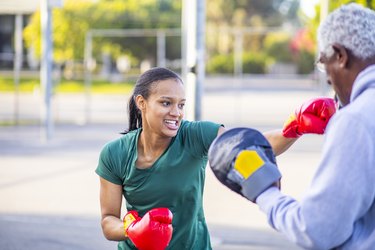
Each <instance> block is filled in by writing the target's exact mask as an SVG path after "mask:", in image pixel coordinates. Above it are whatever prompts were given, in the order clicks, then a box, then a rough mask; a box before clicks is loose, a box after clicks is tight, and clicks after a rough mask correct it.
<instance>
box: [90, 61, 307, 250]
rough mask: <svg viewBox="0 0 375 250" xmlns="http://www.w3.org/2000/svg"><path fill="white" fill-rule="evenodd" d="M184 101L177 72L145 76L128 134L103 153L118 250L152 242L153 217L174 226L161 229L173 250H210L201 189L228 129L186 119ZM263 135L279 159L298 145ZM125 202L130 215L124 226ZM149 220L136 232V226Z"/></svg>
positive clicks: (103, 193) (104, 209)
mask: <svg viewBox="0 0 375 250" xmlns="http://www.w3.org/2000/svg"><path fill="white" fill-rule="evenodd" d="M185 102H186V97H185V91H184V86H183V82H182V80H181V79H180V77H179V76H178V75H177V74H176V73H174V72H172V71H170V70H168V69H165V68H152V69H150V70H148V71H147V72H145V73H144V74H142V75H141V76H140V77H139V79H138V81H137V83H136V85H135V88H134V93H133V95H132V96H131V98H130V101H129V129H128V130H127V131H126V132H125V133H124V134H125V135H123V136H122V137H121V138H119V139H116V140H114V141H111V142H109V143H107V144H106V145H105V146H104V148H103V150H102V152H101V154H100V159H99V164H98V167H97V169H96V173H97V174H98V175H99V176H100V204H101V213H102V223H101V224H102V229H103V233H104V235H105V237H106V238H107V239H108V240H115V241H119V244H118V249H137V248H136V246H137V247H139V248H141V247H140V246H139V245H137V244H140V243H139V242H141V243H142V242H143V243H145V242H146V243H147V242H149V241H153V240H154V239H153V238H152V237H149V234H150V232H153V231H152V230H154V227H153V226H154V224H153V223H154V222H155V221H157V219H155V218H156V217H158V216H155V214H158V215H159V218H160V217H165V218H167V220H169V223H170V220H171V221H172V226H171V227H168V226H167V227H163V226H161V228H159V229H160V230H159V229H157V230H159V236H160V237H161V238H163V237H165V238H166V239H165V242H167V243H166V245H168V243H169V245H168V249H194V250H196V249H203V250H204V249H211V244H210V236H209V233H208V229H207V225H206V221H205V217H204V212H203V206H202V199H203V186H204V181H205V169H206V164H207V153H208V149H209V147H210V145H211V143H212V141H213V140H214V139H215V138H216V137H217V135H218V134H220V133H222V132H224V126H223V125H221V124H218V123H213V122H209V121H187V120H183V117H184V106H185ZM302 132H308V131H302ZM265 136H266V137H267V139H268V140H269V141H270V143H271V145H272V147H273V150H274V152H275V154H276V155H277V154H279V153H281V152H283V151H284V150H286V149H287V148H288V147H289V146H290V145H291V144H293V142H294V141H295V140H296V138H286V137H284V136H283V134H282V131H281V130H280V131H271V132H269V133H266V134H265ZM295 137H298V136H295ZM122 196H124V198H125V200H126V208H127V211H130V214H129V212H128V214H127V215H126V216H125V223H124V221H123V220H122V219H121V203H122ZM160 208H166V209H168V212H169V211H170V212H171V214H172V215H173V220H172V216H171V214H168V212H165V211H160V210H155V209H160ZM150 211H152V213H150ZM134 212H135V213H134ZM146 215H147V216H146ZM129 217H130V218H131V220H130V223H129V221H128V219H129ZM146 217H147V219H144V220H143V222H142V223H138V226H134V221H135V222H139V221H140V219H141V218H146ZM132 223H133V224H132ZM158 223H159V224H160V221H158ZM129 224H131V225H132V226H129ZM159 224H157V225H159ZM167 224H168V223H167ZM171 228H173V229H171ZM172 231H173V235H172ZM145 232H146V233H145ZM134 235H135V236H134ZM159 236H158V237H159ZM160 237H159V238H160ZM168 237H169V238H168ZM170 237H171V239H170ZM169 240H170V242H169ZM160 244H161V243H160ZM135 245H136V246H135ZM150 245H151V246H152V245H157V243H155V242H154V243H153V242H151V243H150ZM166 245H164V247H162V246H161V247H160V246H158V247H155V248H148V249H163V248H165V246H166ZM146 248H147V247H144V249H146Z"/></svg>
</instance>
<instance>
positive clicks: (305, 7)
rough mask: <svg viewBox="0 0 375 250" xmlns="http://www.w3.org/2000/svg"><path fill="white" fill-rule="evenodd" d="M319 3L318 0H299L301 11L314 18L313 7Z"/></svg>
mask: <svg viewBox="0 0 375 250" xmlns="http://www.w3.org/2000/svg"><path fill="white" fill-rule="evenodd" d="M318 2H319V0H301V8H302V11H303V12H305V14H306V15H307V16H309V17H314V16H315V9H314V6H315V5H316V4H317V3H318Z"/></svg>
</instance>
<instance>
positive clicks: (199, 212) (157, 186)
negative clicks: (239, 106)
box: [96, 121, 220, 250]
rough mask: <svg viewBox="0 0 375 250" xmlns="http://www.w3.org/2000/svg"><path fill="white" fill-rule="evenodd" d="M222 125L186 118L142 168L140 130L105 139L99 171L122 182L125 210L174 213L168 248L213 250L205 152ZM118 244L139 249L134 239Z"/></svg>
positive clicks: (119, 182) (97, 170) (99, 173)
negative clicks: (206, 212) (206, 213)
mask: <svg viewBox="0 0 375 250" xmlns="http://www.w3.org/2000/svg"><path fill="white" fill-rule="evenodd" d="M219 127H220V125H219V124H216V123H212V122H207V121H194V122H190V121H182V123H181V126H180V128H179V130H178V132H177V135H176V136H175V137H174V138H173V139H172V141H171V143H170V145H169V147H168V148H167V150H166V151H165V152H164V153H163V154H162V155H161V156H160V158H159V159H157V160H156V161H155V163H154V164H153V165H152V166H151V167H150V168H147V169H138V168H136V166H135V162H136V160H137V142H138V138H139V134H140V132H141V129H137V130H134V131H131V132H129V133H127V134H126V135H124V136H122V137H121V138H119V139H116V140H114V141H111V142H109V143H107V144H106V145H105V146H104V148H103V150H102V152H101V154H100V158H99V164H98V167H97V169H96V173H97V174H98V175H99V176H101V177H102V178H104V179H106V180H108V181H110V182H112V183H115V184H118V185H122V186H123V194H124V197H125V200H126V207H127V210H128V211H129V210H136V211H137V212H138V213H139V215H140V216H143V215H144V214H145V213H146V212H147V211H149V210H150V209H152V208H156V207H168V208H169V209H170V210H171V211H172V213H173V220H172V225H173V236H172V240H171V242H170V244H169V246H168V249H178V250H182V249H191V250H193V249H194V250H197V249H199V250H206V249H211V244H210V238H209V234H208V229H207V224H206V221H205V218H204V213H203V207H202V199H203V186H204V180H205V169H206V164H207V152H208V149H209V147H210V145H211V143H212V141H213V140H214V139H215V137H216V135H217V132H218V129H219ZM118 249H136V248H135V247H134V245H133V244H132V243H131V241H130V240H126V241H123V242H119V245H118Z"/></svg>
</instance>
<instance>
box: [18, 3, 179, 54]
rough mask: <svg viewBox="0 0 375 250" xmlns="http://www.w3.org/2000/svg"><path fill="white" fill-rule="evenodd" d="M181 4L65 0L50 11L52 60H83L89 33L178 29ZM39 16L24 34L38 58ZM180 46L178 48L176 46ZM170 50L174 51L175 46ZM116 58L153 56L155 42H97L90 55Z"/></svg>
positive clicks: (99, 40)
mask: <svg viewBox="0 0 375 250" xmlns="http://www.w3.org/2000/svg"><path fill="white" fill-rule="evenodd" d="M180 12H181V2H180V1H167V0H143V1H137V0H99V1H96V2H93V1H87V0H65V1H64V7H63V8H61V9H55V10H53V43H54V60H55V61H67V60H83V56H84V41H85V35H86V33H87V31H88V30H90V29H136V28H137V29H142V28H179V27H180V26H181V18H180ZM40 37H41V31H40V13H39V12H36V13H35V14H34V15H33V16H32V18H31V22H30V23H29V25H28V26H27V27H26V28H25V30H24V39H25V41H26V45H27V46H28V47H33V48H34V51H35V53H36V55H37V56H38V57H40V47H41V41H40ZM178 46H179V44H178ZM170 47H171V49H174V50H175V51H176V49H175V48H174V47H176V45H175V44H174V43H172V44H170ZM102 50H105V51H106V52H107V53H109V54H111V55H113V56H117V55H119V54H121V53H124V52H127V53H130V52H129V51H131V53H132V54H133V55H134V56H135V57H138V58H145V57H154V56H155V38H144V39H130V38H113V37H111V38H96V39H95V42H94V48H93V51H94V52H95V56H96V57H99V55H100V54H101V52H102Z"/></svg>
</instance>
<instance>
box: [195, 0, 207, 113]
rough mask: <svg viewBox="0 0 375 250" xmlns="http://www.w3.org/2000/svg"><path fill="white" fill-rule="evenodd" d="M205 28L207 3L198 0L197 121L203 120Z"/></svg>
mask: <svg viewBox="0 0 375 250" xmlns="http://www.w3.org/2000/svg"><path fill="white" fill-rule="evenodd" d="M205 28H206V1H205V0H197V28H196V51H197V58H196V76H197V79H196V92H195V120H201V119H202V114H201V113H202V94H203V89H204V88H203V83H204V79H205V60H204V58H205V34H206V32H205Z"/></svg>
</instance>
